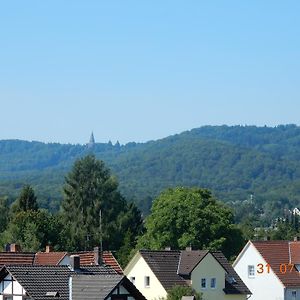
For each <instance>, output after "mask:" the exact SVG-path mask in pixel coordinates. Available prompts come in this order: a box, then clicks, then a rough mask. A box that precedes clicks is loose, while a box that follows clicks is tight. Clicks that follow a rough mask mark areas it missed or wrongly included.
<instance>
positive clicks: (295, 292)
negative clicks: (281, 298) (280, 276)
mask: <svg viewBox="0 0 300 300" xmlns="http://www.w3.org/2000/svg"><path fill="white" fill-rule="evenodd" d="M296 298H297V291H292V299H296Z"/></svg>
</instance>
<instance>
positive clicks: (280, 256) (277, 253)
mask: <svg viewBox="0 0 300 300" xmlns="http://www.w3.org/2000/svg"><path fill="white" fill-rule="evenodd" d="M252 244H253V245H254V246H255V248H256V249H257V250H258V251H259V253H260V254H261V255H262V257H263V258H264V259H265V261H266V262H267V263H268V264H269V265H270V267H271V269H272V270H273V271H274V273H275V274H276V275H277V277H278V278H279V280H280V281H281V282H282V283H283V284H284V286H285V287H300V276H299V272H298V271H297V270H296V269H295V268H291V265H290V266H289V264H290V263H295V262H299V254H298V253H297V254H296V253H295V252H296V250H299V249H300V248H299V247H300V242H289V241H254V242H252ZM284 265H286V270H285V266H284ZM280 267H281V269H280Z"/></svg>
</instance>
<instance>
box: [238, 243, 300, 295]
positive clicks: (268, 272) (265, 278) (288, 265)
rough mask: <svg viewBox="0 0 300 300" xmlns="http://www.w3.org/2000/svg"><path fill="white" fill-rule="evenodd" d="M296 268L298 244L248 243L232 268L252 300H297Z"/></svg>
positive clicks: (299, 292) (299, 284)
mask: <svg viewBox="0 0 300 300" xmlns="http://www.w3.org/2000/svg"><path fill="white" fill-rule="evenodd" d="M299 264H300V242H299V241H292V242H291V241H249V242H248V243H247V244H246V246H245V247H244V249H243V250H242V251H241V253H240V254H239V255H238V257H237V258H236V260H235V262H234V263H233V267H234V269H235V271H236V272H237V274H238V275H239V276H240V277H241V279H242V280H243V281H244V282H245V284H246V285H247V286H248V287H249V289H250V290H251V292H252V296H251V300H266V299H274V300H300V276H299V275H300V274H299V271H298V270H299V268H298V266H299Z"/></svg>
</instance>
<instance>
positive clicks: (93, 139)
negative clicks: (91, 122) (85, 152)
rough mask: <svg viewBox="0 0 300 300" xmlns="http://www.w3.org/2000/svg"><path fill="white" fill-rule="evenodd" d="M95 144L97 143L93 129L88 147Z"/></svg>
mask: <svg viewBox="0 0 300 300" xmlns="http://www.w3.org/2000/svg"><path fill="white" fill-rule="evenodd" d="M94 145H95V138H94V134H93V131H92V133H91V137H90V141H89V143H88V148H93V146H94Z"/></svg>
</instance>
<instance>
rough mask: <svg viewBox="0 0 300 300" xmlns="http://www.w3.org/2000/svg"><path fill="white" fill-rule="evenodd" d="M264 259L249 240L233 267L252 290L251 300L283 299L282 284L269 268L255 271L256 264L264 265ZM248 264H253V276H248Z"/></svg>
mask: <svg viewBox="0 0 300 300" xmlns="http://www.w3.org/2000/svg"><path fill="white" fill-rule="evenodd" d="M266 263H267V262H266V261H265V260H264V259H263V257H262V256H261V255H260V254H259V252H258V251H257V250H256V248H255V247H254V246H253V244H252V243H251V242H249V243H248V244H247V246H246V248H245V249H244V252H243V253H242V255H240V257H238V258H237V260H236V261H235V262H234V269H235V271H236V272H237V273H238V275H239V276H240V277H241V279H242V280H243V281H244V283H245V284H246V285H247V287H248V289H249V290H250V291H251V292H252V296H251V297H250V299H251V300H284V286H283V284H282V283H281V281H280V280H279V279H278V277H277V276H276V275H275V273H274V272H273V271H272V269H271V268H270V273H268V272H267V271H266V268H265V272H263V273H262V274H258V273H257V272H256V270H257V265H258V264H263V265H264V266H265V265H266ZM248 265H254V268H255V276H254V278H249V277H248Z"/></svg>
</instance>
